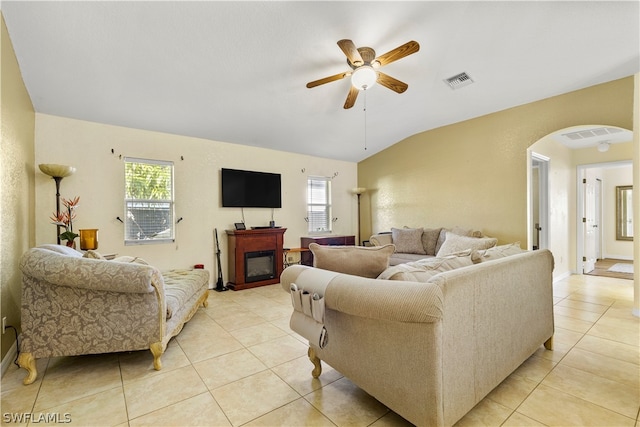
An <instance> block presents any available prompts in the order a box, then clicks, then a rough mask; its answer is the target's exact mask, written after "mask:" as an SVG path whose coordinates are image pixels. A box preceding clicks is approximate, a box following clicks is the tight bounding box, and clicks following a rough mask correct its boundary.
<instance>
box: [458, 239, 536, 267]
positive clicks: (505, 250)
mask: <svg viewBox="0 0 640 427" xmlns="http://www.w3.org/2000/svg"><path fill="white" fill-rule="evenodd" d="M523 252H527V251H526V250H524V249H522V248H521V247H520V242H515V243H510V244H508V245H500V246H494V247H493V248H489V249H475V250H473V251H472V252H471V261H473V263H474V264H478V263H480V262H486V261H491V260H494V259H499V258H504V257H508V256H511V255H516V254H521V253H523Z"/></svg>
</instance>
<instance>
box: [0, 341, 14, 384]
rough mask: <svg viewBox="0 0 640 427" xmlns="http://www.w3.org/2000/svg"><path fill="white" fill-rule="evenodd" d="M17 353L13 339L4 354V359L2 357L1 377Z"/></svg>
mask: <svg viewBox="0 0 640 427" xmlns="http://www.w3.org/2000/svg"><path fill="white" fill-rule="evenodd" d="M17 355H18V347H17V346H16V343H15V341H14V342H13V345H12V346H11V348H9V351H8V352H7V354H5V356H4V359H2V375H1V376H2V377H4V373H5V372H7V369H9V366H11V364H12V363H13V361H14V360H16V356H17Z"/></svg>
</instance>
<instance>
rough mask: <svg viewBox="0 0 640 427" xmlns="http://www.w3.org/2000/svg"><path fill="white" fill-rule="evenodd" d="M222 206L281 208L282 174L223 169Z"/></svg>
mask: <svg viewBox="0 0 640 427" xmlns="http://www.w3.org/2000/svg"><path fill="white" fill-rule="evenodd" d="M221 182H222V206H223V207H225V208H281V207H282V195H281V189H280V188H281V182H280V174H278V173H268V172H254V171H245V170H239V169H224V168H223V169H222V170H221Z"/></svg>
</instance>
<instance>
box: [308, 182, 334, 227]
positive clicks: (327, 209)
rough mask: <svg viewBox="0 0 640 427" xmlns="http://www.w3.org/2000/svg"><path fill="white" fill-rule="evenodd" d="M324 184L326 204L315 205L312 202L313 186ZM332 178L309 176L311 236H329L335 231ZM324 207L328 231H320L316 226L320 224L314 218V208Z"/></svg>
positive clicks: (309, 222) (309, 225) (309, 224)
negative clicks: (332, 212)
mask: <svg viewBox="0 0 640 427" xmlns="http://www.w3.org/2000/svg"><path fill="white" fill-rule="evenodd" d="M314 183H316V184H319V183H323V184H324V190H323V191H324V192H325V197H324V202H323V203H317V202H316V203H314V202H313V200H312V191H313V190H312V187H313V184H314ZM331 191H332V189H331V178H329V177H326V176H312V175H310V176H308V177H307V217H306V220H307V232H308V233H309V234H328V233H331V232H332V231H333V221H332V219H331V218H332V215H331V211H332V194H331ZM314 207H315V208H318V207H324V213H325V221H326V229H318V228H317V226H316V224H318V223H319V222H317V221H314V220H313V217H312V213H311V212H312V208H314Z"/></svg>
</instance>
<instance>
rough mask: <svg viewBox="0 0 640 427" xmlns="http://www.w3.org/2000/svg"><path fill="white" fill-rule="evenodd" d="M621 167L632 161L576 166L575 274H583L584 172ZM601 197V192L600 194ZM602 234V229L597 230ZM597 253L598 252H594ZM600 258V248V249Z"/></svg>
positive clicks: (601, 238)
mask: <svg viewBox="0 0 640 427" xmlns="http://www.w3.org/2000/svg"><path fill="white" fill-rule="evenodd" d="M623 165H632V166H633V161H632V160H620V161H617V162H604V163H591V164H587V165H578V166H576V177H577V179H576V204H577V205H576V271H575V274H583V269H584V267H583V262H584V261H582V258H583V257H584V224H583V223H582V218H584V191H585V188H584V185H583V184H582V179H583V178H584V175H585V171H586V170H587V169H594V168H598V169H599V168H610V167H618V166H623ZM601 196H602V192H601ZM598 209H599V211H600V219H601V220H602V197H600V206H599V208H598ZM598 231H599V232H600V233H602V232H603V231H602V227H600V230H598ZM599 240H600V245H602V240H603V236H602V234H601V235H600V239H599ZM596 252H598V250H596ZM600 256H602V248H600Z"/></svg>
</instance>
